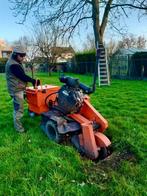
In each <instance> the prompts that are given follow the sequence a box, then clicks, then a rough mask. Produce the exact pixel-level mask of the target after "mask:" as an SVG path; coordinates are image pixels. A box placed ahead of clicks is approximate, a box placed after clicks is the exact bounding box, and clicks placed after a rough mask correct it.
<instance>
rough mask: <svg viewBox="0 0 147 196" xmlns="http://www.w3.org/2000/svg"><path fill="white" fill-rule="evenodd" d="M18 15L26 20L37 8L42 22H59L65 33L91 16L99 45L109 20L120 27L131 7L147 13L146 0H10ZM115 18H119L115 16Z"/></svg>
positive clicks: (36, 11) (114, 26)
mask: <svg viewBox="0 0 147 196" xmlns="http://www.w3.org/2000/svg"><path fill="white" fill-rule="evenodd" d="M9 1H10V2H11V3H12V9H13V10H14V14H15V16H18V15H21V16H22V18H21V22H22V23H23V22H24V21H25V20H26V18H27V16H28V15H29V14H30V13H31V12H33V13H34V16H35V17H36V18H37V19H38V21H39V22H41V23H44V24H48V25H51V26H52V25H54V24H56V25H57V26H58V27H59V28H60V29H62V33H63V34H64V35H65V34H66V33H69V36H71V35H72V34H73V33H74V31H75V30H76V28H78V27H79V26H80V25H81V23H82V22H84V21H85V20H88V19H90V20H91V21H92V23H93V30H94V36H95V45H97V42H98V43H101V44H102V43H103V41H104V40H103V38H104V32H105V29H106V27H107V25H108V23H109V24H110V25H111V26H113V28H115V29H117V30H119V28H118V26H116V21H117V25H118V20H119V18H120V17H121V16H122V15H123V16H126V17H128V16H129V10H130V11H131V12H132V11H134V10H139V14H142V15H143V14H146V11H147V1H146V0H107V1H105V0H102V1H100V0H54V1H52V0H37V1H34V0H29V1H28V0H21V1H20V0H9ZM114 19H115V20H114Z"/></svg>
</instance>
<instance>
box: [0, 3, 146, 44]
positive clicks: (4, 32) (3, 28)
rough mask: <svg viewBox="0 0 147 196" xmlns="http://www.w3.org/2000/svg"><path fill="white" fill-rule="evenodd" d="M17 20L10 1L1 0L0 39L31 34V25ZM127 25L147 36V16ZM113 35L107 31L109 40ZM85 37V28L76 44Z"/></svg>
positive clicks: (11, 38)
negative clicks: (18, 22)
mask: <svg viewBox="0 0 147 196" xmlns="http://www.w3.org/2000/svg"><path fill="white" fill-rule="evenodd" d="M17 21H19V20H18V18H15V17H14V16H13V15H12V10H10V3H9V2H8V0H0V39H4V40H6V41H8V42H13V41H15V40H17V39H19V38H20V37H22V36H24V35H29V34H30V30H29V25H28V24H24V25H20V24H17V23H16V22H17ZM127 25H128V32H129V33H133V34H135V35H136V36H139V35H144V36H145V37H146V38H147V17H146V18H143V19H142V20H141V22H140V23H139V22H138V19H137V17H136V16H132V17H131V18H130V19H128V22H127ZM112 36H113V37H114V35H113V33H107V34H106V37H107V40H109V39H110V38H111V37H112ZM85 37H86V33H85V29H84V31H83V32H81V36H80V38H79V37H78V36H77V37H76V38H75V39H74V45H75V46H76V45H77V48H80V47H81V46H82V44H81V43H82V41H83V40H84V39H85ZM116 38H117V36H116Z"/></svg>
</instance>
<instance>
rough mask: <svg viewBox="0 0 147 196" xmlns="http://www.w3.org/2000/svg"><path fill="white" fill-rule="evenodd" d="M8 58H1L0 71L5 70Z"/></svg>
mask: <svg viewBox="0 0 147 196" xmlns="http://www.w3.org/2000/svg"><path fill="white" fill-rule="evenodd" d="M7 60H8V59H7V58H0V73H4V72H5V65H6V62H7Z"/></svg>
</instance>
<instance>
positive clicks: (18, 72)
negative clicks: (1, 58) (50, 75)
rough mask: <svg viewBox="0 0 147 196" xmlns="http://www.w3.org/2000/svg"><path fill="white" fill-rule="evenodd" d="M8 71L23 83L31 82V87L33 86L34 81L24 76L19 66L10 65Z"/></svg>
mask: <svg viewBox="0 0 147 196" xmlns="http://www.w3.org/2000/svg"><path fill="white" fill-rule="evenodd" d="M10 70H11V72H12V73H13V74H14V75H15V76H16V77H17V78H19V79H20V80H22V81H24V82H31V83H32V84H33V85H35V82H36V80H35V79H33V78H31V77H29V76H28V75H26V74H25V72H24V70H23V69H22V68H21V67H20V66H19V65H17V64H13V65H11V67H10Z"/></svg>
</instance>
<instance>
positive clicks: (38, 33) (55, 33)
mask: <svg viewBox="0 0 147 196" xmlns="http://www.w3.org/2000/svg"><path fill="white" fill-rule="evenodd" d="M59 33H60V30H59V29H58V28H56V27H55V26H54V25H52V26H50V28H49V27H48V26H46V25H38V26H36V27H34V39H35V43H36V46H37V47H38V49H39V55H40V57H42V60H43V61H44V62H43V63H45V64H47V66H48V72H49V75H51V71H52V69H53V68H54V64H55V63H56V59H57V55H56V52H55V50H54V48H56V47H57V45H59V44H60V40H59Z"/></svg>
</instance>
